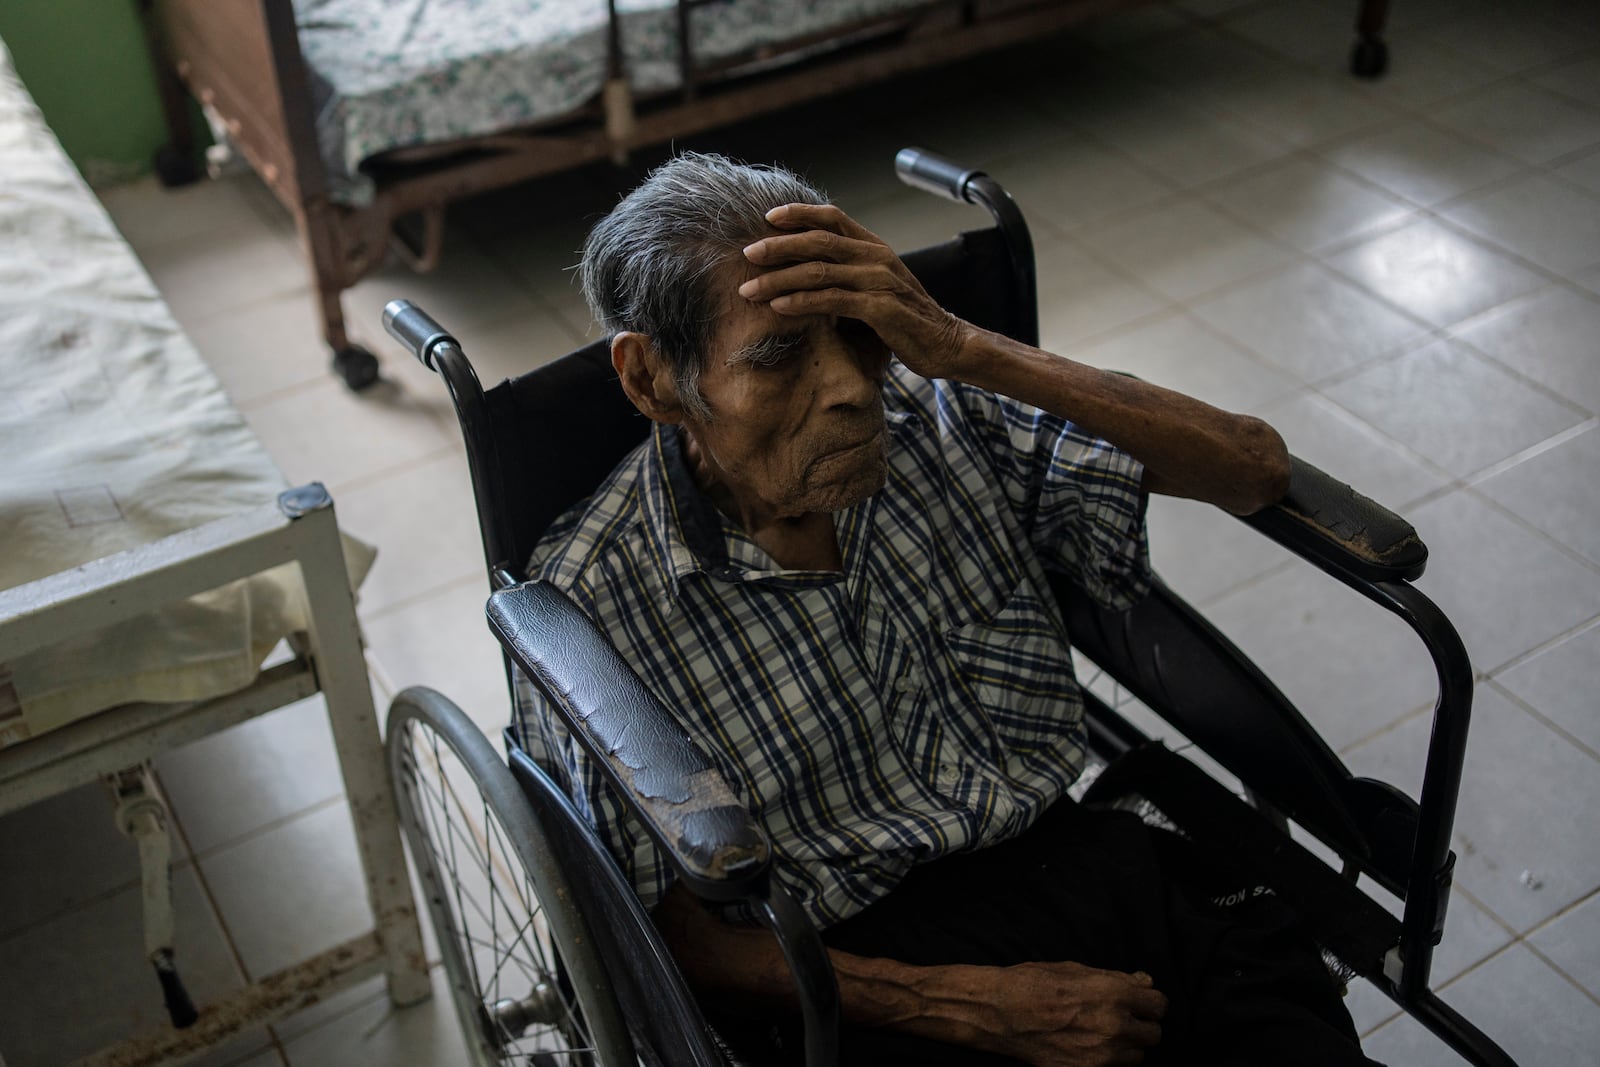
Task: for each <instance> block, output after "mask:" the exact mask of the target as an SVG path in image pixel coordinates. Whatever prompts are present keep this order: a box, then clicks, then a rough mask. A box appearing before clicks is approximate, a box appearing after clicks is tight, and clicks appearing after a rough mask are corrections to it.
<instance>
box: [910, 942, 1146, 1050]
mask: <svg viewBox="0 0 1600 1067" xmlns="http://www.w3.org/2000/svg"><path fill="white" fill-rule="evenodd" d="M924 979H925V982H924V981H919V982H918V985H919V987H921V989H920V991H921V992H922V993H923V995H924V996H925V997H926V998H927V999H928V1002H929V1003H928V1009H929V1011H930V1014H933V1015H939V1016H944V1017H945V1018H947V1019H951V1020H952V1021H956V1020H959V1022H958V1023H957V1029H956V1030H955V1031H954V1032H953V1033H952V1035H951V1036H952V1037H953V1038H955V1039H956V1040H957V1041H958V1042H959V1043H960V1044H964V1045H968V1046H970V1047H974V1048H981V1049H985V1050H987V1051H990V1052H998V1053H1001V1054H1002V1055H1006V1056H1011V1057H1014V1058H1016V1059H1019V1060H1024V1061H1026V1062H1028V1063H1031V1064H1036V1065H1038V1067H1109V1065H1113V1064H1137V1063H1143V1062H1144V1055H1145V1052H1146V1050H1148V1049H1152V1048H1154V1047H1156V1045H1158V1044H1159V1043H1160V1042H1161V1025H1160V1024H1161V1019H1162V1017H1163V1016H1164V1015H1165V1014H1166V1011H1167V998H1166V996H1165V995H1163V994H1162V993H1161V992H1160V991H1159V990H1158V989H1156V988H1155V984H1154V982H1153V981H1152V980H1151V978H1150V976H1149V975H1148V974H1145V973H1143V972H1139V973H1136V974H1126V973H1124V972H1122V971H1103V970H1099V969H1098V968H1094V967H1085V966H1083V965H1082V964H1078V963H1065V962H1063V963H1023V964H1018V965H1017V966H1014V967H933V968H928V969H927V971H926V972H924Z"/></svg>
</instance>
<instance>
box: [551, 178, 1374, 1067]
mask: <svg viewBox="0 0 1600 1067" xmlns="http://www.w3.org/2000/svg"><path fill="white" fill-rule="evenodd" d="M582 278H583V285H584V292H585V294H586V296H587V297H588V300H589V303H590V306H591V307H592V308H593V310H594V313H595V317H596V318H597V320H598V321H599V322H600V323H602V324H603V325H604V327H605V328H606V329H607V330H608V331H609V332H610V334H611V353H612V362H613V364H614V366H615V367H616V371H617V374H618V377H619V378H620V381H621V385H622V388H623V389H624V390H625V391H626V393H627V395H628V397H629V399H630V400H632V402H633V403H634V404H635V405H636V406H637V407H638V408H639V410H640V411H641V412H642V413H643V414H644V415H646V416H648V417H649V418H650V419H651V420H653V421H654V423H655V426H654V431H653V433H652V434H651V436H650V437H649V439H648V440H647V441H646V442H645V443H644V444H643V445H641V446H640V447H639V448H638V449H637V450H636V451H635V452H634V453H633V454H632V455H631V456H630V457H628V458H627V459H626V460H625V461H624V462H623V463H622V464H621V465H620V466H619V467H618V469H617V470H616V471H615V472H614V473H613V475H612V476H611V478H610V479H608V480H607V481H606V482H605V484H603V485H602V486H601V487H600V488H599V489H597V490H596V492H595V493H594V495H593V496H592V497H591V498H590V499H589V500H587V501H585V502H584V503H582V504H580V505H578V506H577V507H576V508H575V509H573V510H572V511H571V512H569V513H568V514H567V515H566V516H564V517H563V518H562V519H561V520H559V521H558V522H557V523H556V524H555V525H554V527H552V529H551V530H550V531H549V533H548V534H547V536H546V537H545V539H544V540H543V542H542V543H541V545H540V547H539V549H538V551H537V552H536V553H535V555H534V558H533V559H532V561H531V563H530V565H529V568H528V571H529V573H530V574H534V575H538V576H541V577H544V578H546V579H549V580H550V581H552V582H554V583H555V584H556V585H558V586H560V587H561V588H563V589H564V590H566V591H567V592H568V593H569V594H570V595H571V596H572V597H573V598H574V599H575V600H576V601H577V602H578V603H579V604H580V605H581V606H582V607H583V608H584V609H585V610H586V611H587V612H588V613H589V614H590V615H591V616H592V617H593V618H594V619H595V621H596V622H597V623H598V624H599V625H600V627H601V628H602V629H604V630H605V631H606V632H607V633H608V634H609V635H610V637H611V638H612V640H613V641H615V643H616V644H617V645H618V647H619V648H620V650H621V652H622V654H623V656H624V657H625V658H626V659H627V660H628V661H629V662H630V663H632V664H633V665H634V666H635V667H636V669H637V670H638V671H639V673H640V674H641V675H642V677H643V678H644V679H645V681H646V682H647V683H648V684H649V685H650V686H651V687H652V688H653V689H654V690H655V692H656V693H657V694H658V695H659V696H660V697H661V698H662V699H663V701H664V702H665V704H666V705H667V707H669V708H672V709H674V710H675V711H676V713H677V714H679V715H680V716H681V718H682V722H683V725H684V727H685V728H686V729H687V730H688V732H689V733H690V734H691V735H692V736H694V737H695V738H696V739H697V740H698V742H699V743H700V744H701V745H702V746H703V747H704V748H705V749H706V751H707V752H708V753H709V754H710V756H711V758H712V759H713V760H714V761H715V762H716V764H717V765H718V767H719V768H720V769H721V771H722V773H723V774H724V775H725V776H726V777H727V779H728V780H729V782H730V783H731V784H732V786H733V788H734V791H735V792H736V793H737V794H739V796H740V798H741V799H742V800H743V802H744V803H745V804H746V805H747V806H748V807H749V808H750V809H751V811H752V812H753V813H754V815H755V817H756V818H757V819H758V820H759V821H760V822H761V823H762V824H763V825H764V826H765V827H766V829H767V831H768V833H769V834H770V836H771V839H772V843H773V847H774V850H775V853H776V873H777V877H778V878H779V879H780V880H781V881H782V882H783V883H784V885H785V886H787V888H788V889H789V890H790V891H791V892H792V893H793V894H794V896H795V897H796V899H797V900H798V901H799V902H800V904H801V906H802V907H803V908H804V909H805V910H806V911H807V912H808V913H809V914H810V916H811V917H812V918H813V920H814V921H815V922H816V923H817V924H818V926H819V927H820V928H822V929H823V930H824V938H825V940H826V942H827V943H828V944H829V946H830V952H831V953H832V956H833V961H834V966H835V969H836V971H837V973H838V977H839V985H840V992H841V996H842V1001H843V1012H844V1016H845V1020H846V1023H847V1026H848V1027H849V1028H850V1029H849V1031H848V1032H847V1033H846V1035H845V1038H844V1045H845V1055H846V1057H847V1059H848V1060H850V1061H851V1062H859V1063H872V1064H886V1063H901V1062H903V1063H919V1064H922V1063H939V1062H948V1063H1013V1062H1017V1061H1021V1062H1027V1063H1034V1064H1112V1063H1186V1064H1274V1065H1276V1064H1286V1063H1294V1064H1361V1063H1367V1062H1369V1061H1367V1060H1365V1059H1364V1057H1362V1056H1361V1054H1360V1051H1359V1048H1358V1046H1357V1044H1356V1039H1355V1034H1354V1032H1353V1029H1352V1027H1351V1025H1350V1021H1349V1017H1348V1015H1346V1014H1345V1013H1344V1011H1343V1008H1342V1007H1341V1006H1340V1005H1339V1003H1338V999H1337V994H1336V992H1335V990H1334V986H1333V983H1332V981H1331V980H1330V979H1329V977H1328V975H1327V973H1326V970H1325V969H1324V968H1323V967H1322V966H1321V963H1320V961H1319V960H1318V958H1317V956H1316V953H1315V950H1314V949H1313V948H1312V947H1311V946H1310V945H1309V943H1306V942H1304V941H1303V940H1301V938H1300V936H1299V935H1298V934H1297V933H1296V932H1295V931H1294V930H1293V928H1292V927H1291V926H1289V925H1288V924H1286V923H1285V922H1284V921H1283V919H1282V916H1280V915H1278V914H1277V913H1271V914H1268V915H1266V916H1265V917H1263V916H1262V915H1261V914H1259V913H1253V914H1250V915H1244V916H1241V915H1240V914H1238V913H1237V909H1236V911H1235V912H1233V913H1227V914H1224V913H1223V912H1222V910H1221V909H1220V908H1218V907H1216V906H1214V905H1211V904H1209V903H1207V902H1206V901H1205V900H1204V899H1203V894H1198V893H1195V892H1189V891H1186V890H1185V888H1184V886H1185V884H1186V883H1191V882H1193V881H1194V879H1193V878H1191V877H1190V876H1189V874H1188V872H1187V868H1188V867H1190V866H1192V865H1193V858H1192V857H1188V856H1185V855H1184V854H1183V852H1182V842H1180V841H1178V840H1177V839H1176V838H1172V837H1170V835H1164V834H1159V833H1156V832H1153V831H1148V830H1146V829H1145V828H1144V827H1143V825H1142V824H1140V823H1139V822H1138V820H1137V819H1135V818H1133V817H1132V816H1130V815H1126V814H1124V813H1118V812H1090V811H1085V810H1082V809H1080V808H1079V807H1078V806H1077V805H1076V804H1074V803H1073V802H1072V801H1071V800H1069V799H1063V798H1064V794H1065V793H1066V791H1067V788H1068V787H1069V786H1070V785H1071V784H1072V783H1073V781H1074V780H1075V779H1076V778H1077V776H1078V775H1079V773H1080V771H1081V769H1082V766H1083V760H1084V744H1085V736H1084V727H1083V723H1082V717H1083V703H1082V700H1081V697H1080V695H1079V691H1078V687H1077V684H1076V682H1075V681H1074V678H1073V672H1072V664H1071V658H1070V651H1069V648H1068V645H1067V641H1066V638H1065V633H1064V627H1063V625H1062V623H1061V619H1060V617H1059V613H1058V610H1057V608H1056V607H1055V605H1054V603H1053V600H1052V596H1051V593H1050V589H1049V586H1048V584H1047V581H1046V578H1045V572H1046V571H1047V570H1056V571H1061V572H1064V573H1065V574H1067V575H1068V576H1070V577H1071V578H1072V580H1073V581H1074V582H1075V583H1076V584H1077V586H1079V587H1080V588H1081V589H1082V590H1083V591H1084V595H1087V596H1091V597H1094V598H1095V599H1097V600H1099V601H1101V602H1103V603H1105V604H1107V605H1111V606H1119V605H1120V606H1126V605H1129V604H1132V603H1133V602H1134V601H1135V600H1137V599H1138V598H1139V597H1140V596H1141V595H1143V593H1144V592H1145V590H1146V588H1147V585H1148V581H1149V565H1148V560H1147V551H1146V544H1145V535H1144V510H1145V497H1146V494H1148V493H1152V492H1156V493H1167V494H1175V495H1181V496H1186V497H1193V498H1197V499H1201V500H1206V501H1210V502H1212V503H1215V504H1217V505H1220V506H1222V507H1224V508H1227V509H1228V510H1230V511H1233V512H1236V513H1248V512H1251V511H1253V510H1256V509H1259V508H1261V507H1264V506H1266V505H1267V504H1269V503H1271V502H1273V501H1274V500H1276V499H1277V498H1278V497H1280V496H1281V495H1282V493H1283V492H1284V490H1285V486H1286V482H1287V477H1288V458H1287V453H1286V452H1285V450H1284V446H1283V442H1282V441H1281V440H1280V438H1279V437H1278V435H1277V433H1276V432H1274V431H1273V430H1272V428H1271V427H1269V426H1267V425H1266V424H1265V423H1263V422H1261V421H1259V420H1257V419H1253V418H1249V417H1246V416H1241V415H1235V414H1230V413H1227V412H1224V411H1220V410H1217V409H1216V408H1213V407H1211V406H1209V405H1207V404H1204V403H1201V402H1200V401H1197V400H1194V399H1191V398H1189V397H1186V396H1182V395H1179V394H1177V393H1173V392H1171V391H1169V390H1166V389H1162V388H1159V387H1157V386H1154V385H1149V384H1146V383H1143V382H1140V381H1137V380H1134V379H1129V378H1126V377H1123V376H1120V375H1117V374H1112V373H1108V372H1106V371H1102V370H1097V369H1095V368H1092V367H1088V366H1085V365H1083V364H1081V363H1077V362H1074V361H1072V360H1069V359H1065V358H1062V357H1059V356H1055V355H1051V354H1049V353H1046V352H1042V351H1040V350H1038V349H1036V348H1032V347H1029V346H1027V345H1024V344H1019V343H1017V342H1015V341H1012V340H1010V339H1008V338H1005V337H1002V336H999V335H996V334H993V333H989V332H986V331H984V330H981V329H978V328H976V327H975V326H972V325H971V324H969V323H966V322H963V321H961V320H959V319H957V318H956V317H954V316H953V315H951V314H950V313H948V312H946V311H945V310H944V309H943V308H941V307H940V306H939V305H938V304H936V303H935V302H934V301H933V300H932V299H931V298H929V296H928V295H927V294H926V293H925V292H924V291H923V289H922V288H921V286H920V285H919V284H918V283H917V282H916V280H915V279H914V278H913V277H912V276H911V274H910V273H909V272H908V271H907V270H906V268H905V266H904V265H903V264H902V263H901V262H900V260H899V259H898V258H897V257H896V256H895V255H894V254H893V252H892V251H890V249H889V248H888V247H887V246H886V245H885V244H884V243H883V242H882V241H880V240H879V239H878V238H877V237H875V236H874V235H873V234H872V233H870V232H868V231H867V230H866V229H864V228H863V227H862V226H860V225H859V224H858V223H856V222H855V221H854V220H852V219H851V218H850V217H849V216H848V215H846V214H845V213H844V212H843V211H841V210H840V209H839V208H837V207H835V206H832V205H830V204H828V203H826V201H825V200H824V199H823V197H822V196H821V195H820V194H819V193H818V192H817V191H816V190H815V189H813V188H811V187H810V186H809V185H807V184H806V183H804V182H803V181H801V180H800V179H798V178H797V177H795V176H794V175H792V174H790V173H788V172H786V171H783V170H781V169H776V168H766V167H750V166H745V165H742V164H737V163H734V162H732V161H729V160H726V159H723V158H720V157H715V156H702V155H683V156H680V157H678V158H676V159H674V160H672V161H671V162H669V163H667V164H665V165H664V166H662V167H661V168H659V169H658V170H657V171H655V172H654V173H653V174H652V175H651V176H650V177H649V178H648V179H647V180H646V181H645V182H644V183H643V184H642V185H641V186H640V187H639V188H638V189H636V190H635V191H634V192H633V193H632V194H630V195H629V196H628V197H626V198H625V199H624V200H623V201H622V202H621V203H620V204H619V205H618V207H617V208H616V209H615V210H614V211H613V212H612V213H611V214H610V215H609V216H608V217H606V218H605V219H603V220H602V221H601V222H600V223H599V224H598V225H597V226H596V227H595V228H594V231H593V232H592V233H591V235H590V237H589V239H588V242H587V244H586V246H585V249H584V253H583V263H582ZM519 720H520V726H521V730H522V734H523V737H524V740H525V742H526V743H527V744H528V746H529V747H530V749H531V750H533V751H535V752H543V753H544V754H545V756H546V758H547V761H548V762H551V763H553V764H555V765H556V766H558V767H564V768H565V771H566V773H567V774H568V775H569V777H570V785H571V791H572V793H573V794H574V795H575V797H576V798H577V800H578V803H579V804H580V806H582V807H583V808H585V810H586V813H587V814H588V816H589V817H590V818H591V819H592V820H593V822H594V823H595V825H596V827H597V828H598V829H599V830H600V832H601V834H602V836H603V837H604V838H605V840H606V842H607V844H608V845H609V847H610V848H611V850H612V852H613V854H614V855H615V856H616V858H617V860H618V862H619V863H620V864H621V866H622V869H623V870H624V871H625V872H626V874H627V875H628V876H629V877H630V878H631V879H632V882H633V885H634V886H635V887H636V889H637V892H638V894H639V897H640V899H641V900H642V901H643V902H644V904H645V906H646V907H648V908H651V909H653V914H654V916H655V918H656V921H657V924H658V926H659V927H660V929H661V931H662V933H663V935H664V937H665V939H666V940H667V942H668V944H669V945H670V946H672V947H673V949H674V951H675V952H676V954H677V956H678V959H679V961H680V963H681V965H682V967H683V969H684V971H685V973H686V975H687V977H688V978H689V980H690V982H691V983H692V984H693V985H694V986H695V987H696V988H697V990H699V991H700V992H701V994H702V999H703V1001H704V1002H705V1003H706V1004H707V1005H708V1010H711V1011H712V1012H713V1013H715V1012H717V1011H718V1009H719V1008H725V1007H726V1006H728V1005H738V1006H739V1008H740V1012H741V1014H747V1012H746V1009H747V1008H748V1007H749V1006H750V1005H756V1006H760V1005H763V1004H765V1005H768V1006H781V1005H782V1004H783V1003H784V1001H785V999H786V998H787V997H788V996H790V993H789V986H788V979H787V972H786V970H785V968H784V966H783V964H782V961H781V958H780V957H779V955H778V953H777V948H776V945H775V943H774V942H773V941H772V940H771V938H770V937H769V936H768V935H767V934H766V933H765V932H764V931H761V930H759V929H757V928H754V927H748V926H741V925H739V924H737V923H734V922H729V921H725V919H724V918H723V917H720V916H718V915H714V914H712V913H711V912H709V911H707V910H706V909H704V908H702V907H701V906H699V904H698V903H697V902H696V901H694V900H693V899H692V898H691V897H689V895H688V894H687V893H686V891H685V890H683V889H682V888H681V887H674V886H673V885H672V883H671V871H670V869H669V867H668V865H667V864H666V862H665V861H664V860H663V858H662V857H661V856H660V855H658V853H657V852H656V850H655V849H654V847H653V845H652V844H651V842H650V840H649V839H648V837H647V836H646V835H645V834H644V833H643V832H642V831H641V830H640V829H639V828H638V827H637V826H636V825H635V824H634V823H633V822H632V821H631V820H630V819H629V818H627V817H626V815H625V813H624V812H623V810H622V808H621V806H620V805H619V803H618V802H617V800H616V799H615V798H614V797H612V796H611V795H609V793H608V791H607V789H606V787H605V785H604V784H603V782H602V779H601V777H600V775H599V773H598V771H597V770H596V769H595V768H594V767H592V766H591V765H590V763H589V762H588V761H587V760H586V758H585V756H584V754H583V752H582V750H581V749H580V748H579V747H578V746H577V745H576V744H575V743H572V742H571V740H570V739H569V738H568V737H567V736H565V734H564V733H563V731H562V730H561V728H560V726H559V724H558V723H556V722H554V721H552V717H550V716H548V715H547V714H545V713H544V711H543V709H542V707H541V706H540V704H539V700H538V698H537V696H536V695H534V694H533V693H532V691H531V690H526V689H525V690H524V693H523V698H522V700H521V701H519ZM775 1014H781V1011H778V1012H775Z"/></svg>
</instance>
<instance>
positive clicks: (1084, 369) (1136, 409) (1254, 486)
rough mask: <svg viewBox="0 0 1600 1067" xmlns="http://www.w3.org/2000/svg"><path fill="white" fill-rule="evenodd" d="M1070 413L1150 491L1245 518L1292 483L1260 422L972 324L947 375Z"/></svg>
mask: <svg viewBox="0 0 1600 1067" xmlns="http://www.w3.org/2000/svg"><path fill="white" fill-rule="evenodd" d="M949 376H950V377H953V378H955V379H957V380H959V381H963V382H966V383H968V384H970V385H975V386H978V387H979V388H982V389H986V390H988V391H990V392H994V393H999V394H1001V395H1003V396H1009V397H1013V398H1015V399H1017V400H1020V401H1022V402H1023V403H1026V404H1032V405H1034V406H1035V407H1038V408H1042V409H1044V410H1045V411H1048V412H1050V413H1051V414H1054V415H1059V416H1060V417H1062V418H1065V419H1070V420H1071V421H1072V422H1073V423H1074V424H1075V425H1077V426H1079V427H1082V428H1083V429H1084V430H1086V431H1088V432H1089V433H1092V434H1094V435H1096V436H1097V437H1103V438H1104V439H1105V440H1107V441H1110V442H1111V443H1112V444H1114V445H1116V446H1117V447H1118V448H1120V449H1122V450H1123V451H1124V452H1126V453H1128V454H1129V455H1131V456H1132V457H1133V458H1135V459H1137V460H1138V461H1139V462H1140V463H1142V464H1144V467H1145V483H1144V485H1145V488H1146V489H1147V490H1148V491H1150V492H1155V493H1165V494H1167V495H1169V496H1184V497H1191V498H1194V499H1197V500H1205V501H1208V502H1210V503H1213V504H1216V505H1217V506H1219V507H1222V508H1225V509H1227V510H1228V511H1231V512H1233V513H1235V514H1239V515H1247V514H1250V513H1251V512H1254V511H1259V510H1260V509H1261V508H1264V507H1266V506H1267V505H1269V504H1272V503H1275V502H1276V501H1278V500H1279V499H1281V498H1282V496H1283V494H1284V493H1285V492H1287V491H1288V488H1289V457H1288V450H1287V449H1286V448H1285V447H1284V444H1283V439H1282V438H1281V437H1279V436H1278V433H1277V431H1276V430H1274V429H1273V428H1272V427H1271V426H1269V425H1267V424H1266V423H1265V422H1263V421H1261V420H1260V419H1257V418H1253V417H1251V416H1249V415H1236V414H1233V413H1232V412H1227V411H1223V410H1221V409H1220V408H1216V407H1213V406H1211V405H1210V404H1207V403H1205V402H1203V401H1200V400H1196V399H1195V398H1193V397H1190V396H1185V395H1184V394H1182V393H1177V392H1174V391H1172V390H1170V389H1164V388H1162V387H1160V386H1157V385H1152V384H1150V383H1148V382H1144V381H1140V380H1139V379H1137V378H1130V377H1128V376H1126V375H1122V374H1115V373H1113V372H1110V371H1104V370H1100V369H1098V368H1095V367H1091V366H1088V365H1086V364H1083V363H1078V362H1075V361H1073V360H1070V359H1067V358H1065V357H1063V356H1056V355H1052V354H1050V353H1048V352H1045V351H1042V350H1040V349H1038V348H1034V347H1032V346H1029V345H1024V344H1021V343H1020V342H1017V341H1013V340H1011V339H1010V338H1007V337H1004V336H1002V335H1000V334H996V333H991V332H989V331H987V330H980V329H977V328H975V327H969V328H968V330H967V332H966V334H965V336H964V338H963V342H962V345H961V354H960V357H959V358H958V360H957V361H956V364H955V366H954V367H953V368H952V372H951V374H950V375H949Z"/></svg>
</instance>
